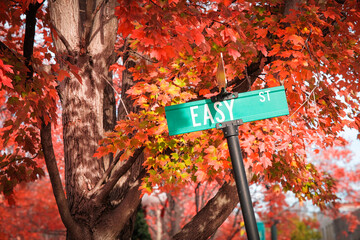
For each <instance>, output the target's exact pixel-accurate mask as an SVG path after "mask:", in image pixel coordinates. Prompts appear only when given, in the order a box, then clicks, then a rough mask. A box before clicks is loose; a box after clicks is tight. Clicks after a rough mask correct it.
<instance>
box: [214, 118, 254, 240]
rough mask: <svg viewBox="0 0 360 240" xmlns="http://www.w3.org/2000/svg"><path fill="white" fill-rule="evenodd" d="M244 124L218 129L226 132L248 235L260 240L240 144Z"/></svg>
mask: <svg viewBox="0 0 360 240" xmlns="http://www.w3.org/2000/svg"><path fill="white" fill-rule="evenodd" d="M242 124H243V120H241V119H239V120H234V121H228V122H222V123H217V124H216V128H217V129H221V130H222V131H223V132H224V136H225V138H226V140H227V143H228V147H229V152H230V158H231V163H232V167H233V171H234V172H233V173H234V179H235V182H236V187H237V191H238V195H239V200H240V205H241V211H242V214H243V217H244V223H245V229H246V234H247V237H248V239H249V240H259V239H260V237H259V232H258V229H257V224H256V219H255V213H254V208H253V205H252V201H251V196H250V191H249V185H248V182H247V178H246V172H245V167H244V161H243V157H242V153H241V148H240V143H239V130H238V127H239V126H240V125H242Z"/></svg>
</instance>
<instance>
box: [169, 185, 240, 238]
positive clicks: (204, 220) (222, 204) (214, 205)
mask: <svg viewBox="0 0 360 240" xmlns="http://www.w3.org/2000/svg"><path fill="white" fill-rule="evenodd" d="M238 202H239V197H238V195H237V190H236V184H235V182H232V183H225V184H223V185H222V186H221V188H220V189H219V191H218V192H217V194H216V195H215V196H214V197H213V198H212V199H211V200H209V202H208V203H207V204H206V205H205V207H203V208H202V209H201V210H200V212H198V213H197V214H196V215H195V216H194V217H193V219H192V220H191V221H190V222H189V223H187V224H186V225H185V226H184V227H183V228H182V229H181V231H180V232H179V233H177V234H176V235H175V236H173V237H172V239H173V240H182V239H193V240H201V239H204V240H205V239H208V237H210V236H211V235H212V234H213V233H214V232H215V231H216V230H217V229H218V228H219V227H220V225H221V224H222V223H223V222H224V221H225V219H226V218H227V217H228V216H229V215H230V213H231V212H232V211H233V209H234V208H235V206H236V205H237V204H238Z"/></svg>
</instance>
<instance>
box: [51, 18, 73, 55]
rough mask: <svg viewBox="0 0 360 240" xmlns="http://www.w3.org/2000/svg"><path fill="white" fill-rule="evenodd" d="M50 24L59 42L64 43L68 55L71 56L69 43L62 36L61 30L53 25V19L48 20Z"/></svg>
mask: <svg viewBox="0 0 360 240" xmlns="http://www.w3.org/2000/svg"><path fill="white" fill-rule="evenodd" d="M50 26H51V28H53V29H54V30H55V32H56V34H57V35H58V37H59V39H60V40H61V42H62V43H63V44H64V46H65V48H66V50H67V52H68V54H69V55H70V56H73V54H72V51H71V46H70V43H69V42H68V41H67V40H66V38H65V37H64V35H63V34H62V33H61V31H60V30H59V29H58V28H57V27H56V26H55V24H54V23H53V21H50Z"/></svg>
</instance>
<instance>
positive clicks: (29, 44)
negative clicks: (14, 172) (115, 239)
mask: <svg viewBox="0 0 360 240" xmlns="http://www.w3.org/2000/svg"><path fill="white" fill-rule="evenodd" d="M40 6H41V4H39V3H38V2H36V3H35V4H32V3H31V4H30V5H29V8H28V10H27V11H26V21H25V38H24V45H23V56H24V57H25V65H26V66H27V67H28V69H29V72H28V73H27V79H26V80H27V81H29V80H30V81H31V80H32V77H33V74H34V70H33V67H32V66H31V62H30V61H31V58H32V56H33V52H34V39H35V27H36V13H37V10H38V9H39V8H40ZM44 114H47V113H44ZM40 141H41V146H42V149H43V153H44V158H45V163H46V168H47V170H48V172H49V177H50V182H51V185H52V189H53V192H54V196H55V200H56V204H57V206H58V209H59V213H60V217H61V219H62V221H63V223H64V225H65V227H66V228H67V229H68V230H69V234H70V236H71V237H73V238H74V239H80V238H81V236H82V234H81V228H80V227H79V225H77V224H76V223H75V221H74V219H73V218H72V216H71V214H70V210H69V206H68V202H67V200H66V197H65V193H64V190H63V187H62V184H61V179H60V173H59V170H58V167H57V164H56V158H55V154H54V147H53V145H52V139H51V122H48V123H47V124H46V123H45V121H44V118H43V117H41V128H40Z"/></svg>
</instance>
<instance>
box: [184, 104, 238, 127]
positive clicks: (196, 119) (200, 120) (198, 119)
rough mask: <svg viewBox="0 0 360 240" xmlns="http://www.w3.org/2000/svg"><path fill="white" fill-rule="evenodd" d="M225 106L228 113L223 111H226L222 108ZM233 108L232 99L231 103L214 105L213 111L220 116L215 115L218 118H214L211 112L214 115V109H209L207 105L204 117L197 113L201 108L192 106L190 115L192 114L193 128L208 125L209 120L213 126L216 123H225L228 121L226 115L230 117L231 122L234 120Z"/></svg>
mask: <svg viewBox="0 0 360 240" xmlns="http://www.w3.org/2000/svg"><path fill="white" fill-rule="evenodd" d="M223 104H224V105H225V107H226V109H227V112H225V111H223V110H224V109H221V108H220V107H222V105H223ZM210 106H212V105H210ZM233 107H234V99H231V100H230V101H224V102H216V103H215V104H214V105H213V110H215V112H216V113H218V114H219V115H220V116H216V115H215V116H216V117H215V118H214V116H213V114H212V113H211V112H213V113H214V111H211V110H212V109H210V108H209V105H207V104H205V105H204V111H203V113H204V116H199V113H198V111H197V110H198V108H199V106H192V107H190V114H191V120H192V124H193V127H200V126H202V125H207V124H208V121H209V120H210V122H211V123H212V124H214V123H215V121H216V122H217V123H218V122H224V121H225V119H226V117H225V114H227V115H228V116H229V118H230V120H234V116H233ZM216 113H215V114H216Z"/></svg>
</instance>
